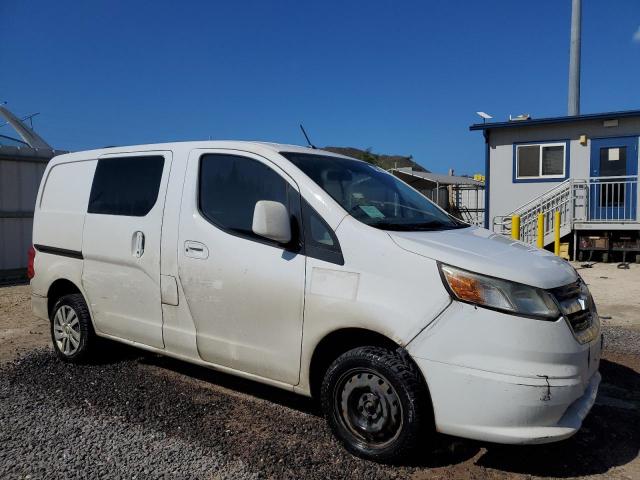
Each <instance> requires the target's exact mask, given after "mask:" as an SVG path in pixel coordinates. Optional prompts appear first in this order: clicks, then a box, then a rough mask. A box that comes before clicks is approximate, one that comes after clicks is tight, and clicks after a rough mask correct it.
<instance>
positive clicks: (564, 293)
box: [550, 280, 596, 333]
mask: <svg viewBox="0 0 640 480" xmlns="http://www.w3.org/2000/svg"><path fill="white" fill-rule="evenodd" d="M550 292H551V294H552V295H553V296H554V297H555V299H556V301H557V302H558V305H559V306H560V311H561V312H562V314H563V315H564V317H565V318H566V319H567V321H568V322H569V325H571V329H572V330H573V331H574V333H579V332H582V331H584V330H587V329H588V328H589V327H591V325H592V324H593V317H594V315H595V314H596V313H595V307H594V305H593V299H592V298H591V294H590V293H589V290H588V289H587V287H586V285H585V284H584V282H583V281H582V280H578V281H577V282H574V283H570V284H568V285H564V286H562V287H558V288H554V289H552V290H551V291H550Z"/></svg>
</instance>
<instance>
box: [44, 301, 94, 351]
mask: <svg viewBox="0 0 640 480" xmlns="http://www.w3.org/2000/svg"><path fill="white" fill-rule="evenodd" d="M51 340H52V342H53V349H54V350H55V352H56V355H58V357H59V358H60V359H62V360H64V361H65V362H74V363H76V362H81V361H83V360H84V359H86V358H87V356H88V354H89V348H90V346H92V345H93V343H95V342H94V340H95V334H94V332H93V326H92V325H91V317H90V316H89V309H88V308H87V304H86V303H85V301H84V298H83V297H82V295H81V294H79V293H74V294H72V295H65V296H63V297H61V298H60V299H59V300H58V301H57V302H56V303H55V305H54V307H53V310H52V312H51Z"/></svg>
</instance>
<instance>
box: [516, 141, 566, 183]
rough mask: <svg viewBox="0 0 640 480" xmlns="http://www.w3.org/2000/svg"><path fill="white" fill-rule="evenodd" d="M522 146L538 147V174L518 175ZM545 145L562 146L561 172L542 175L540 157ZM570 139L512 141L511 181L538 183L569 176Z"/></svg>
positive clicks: (563, 178)
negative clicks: (533, 175) (532, 175)
mask: <svg viewBox="0 0 640 480" xmlns="http://www.w3.org/2000/svg"><path fill="white" fill-rule="evenodd" d="M522 147H539V148H540V152H539V154H538V175H537V176H535V177H530V176H520V175H519V168H518V167H519V165H518V154H519V149H520V148H522ZM545 147H563V158H562V174H555V175H543V174H542V165H543V162H542V158H543V151H544V148H545ZM569 148H570V141H569V140H547V141H531V142H514V144H513V183H540V182H561V181H563V180H566V179H567V178H569V167H570V150H569Z"/></svg>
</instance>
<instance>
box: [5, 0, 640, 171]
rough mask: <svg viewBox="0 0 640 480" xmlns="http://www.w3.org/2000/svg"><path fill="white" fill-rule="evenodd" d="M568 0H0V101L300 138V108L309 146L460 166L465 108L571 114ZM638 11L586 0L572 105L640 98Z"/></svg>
mask: <svg viewBox="0 0 640 480" xmlns="http://www.w3.org/2000/svg"><path fill="white" fill-rule="evenodd" d="M570 4H571V1H570V0H537V1H518V0H501V1H499V0H485V1H471V0H469V1H453V0H450V1H414V2H410V1H374V0H368V1H345V0H343V1H326V0H323V1H320V0H317V1H315V2H307V1H300V0H298V1H276V0H274V1H257V0H256V1H243V0H234V1H230V0H229V1H226V2H216V1H213V0H210V1H202V2H195V1H188V0H181V1H160V0H158V1H152V2H151V1H150V2H141V1H137V0H128V1H117V0H111V1H99V0H95V1H94V0H92V1H80V0H78V1H76V2H71V1H66V0H57V1H55V2H52V1H27V0H1V1H0V65H1V67H0V101H7V102H8V106H9V107H10V108H11V109H12V110H13V111H14V112H15V113H16V114H19V115H26V114H29V113H32V112H41V115H40V116H39V117H37V118H36V119H35V127H36V130H37V131H39V132H40V133H41V134H42V135H43V136H44V137H45V138H46V139H47V140H48V141H49V143H51V144H52V145H54V146H55V147H57V148H66V149H71V150H79V149H87V148H94V147H101V146H105V145H125V144H136V143H147V142H156V141H172V140H191V139H207V138H209V137H211V138H214V139H230V138H231V139H258V140H268V141H278V142H287V143H298V144H299V143H301V142H303V139H302V137H301V134H300V132H299V130H298V123H299V122H300V121H302V122H304V124H305V126H306V127H307V130H308V131H309V133H310V135H311V137H312V140H313V141H314V143H316V144H318V145H340V146H355V147H361V148H367V147H371V148H372V149H373V150H374V151H376V152H382V153H393V154H405V155H408V154H412V155H413V156H414V158H415V159H416V160H417V161H418V162H420V163H421V164H423V165H424V166H425V167H427V168H429V169H431V170H434V171H441V172H445V171H446V170H447V169H448V168H449V167H454V168H455V169H456V172H458V173H473V172H477V171H482V169H483V146H482V135H481V134H480V133H479V132H469V131H468V126H469V125H470V124H471V123H474V122H475V121H477V117H476V116H475V113H474V112H475V111H477V110H484V111H486V112H489V113H491V114H492V115H494V117H495V118H496V120H503V119H505V118H507V117H508V115H509V114H519V113H523V112H526V113H530V114H531V115H532V116H534V117H541V116H553V115H564V114H565V113H566V108H567V71H568V55H569V54H568V51H569V26H570V13H571V5H570ZM639 27H640V2H639V1H637V0H615V1H608V0H584V1H583V45H582V48H583V49H582V67H583V69H582V112H583V113H588V112H600V111H610V110H624V109H636V108H640V95H639V93H640V92H639V90H640V89H639V87H638V85H639V84H640V83H639V79H640V30H639ZM634 36H635V39H634ZM0 133H3V134H10V133H12V132H11V131H10V130H9V128H8V127H3V128H1V129H0Z"/></svg>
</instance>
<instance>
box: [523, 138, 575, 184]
mask: <svg viewBox="0 0 640 480" xmlns="http://www.w3.org/2000/svg"><path fill="white" fill-rule="evenodd" d="M565 169H566V144H564V143H543V144H530V145H516V179H518V180H527V179H536V178H543V179H544V178H565Z"/></svg>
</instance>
